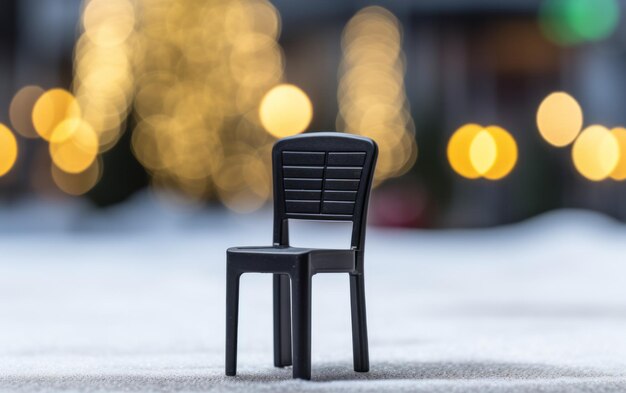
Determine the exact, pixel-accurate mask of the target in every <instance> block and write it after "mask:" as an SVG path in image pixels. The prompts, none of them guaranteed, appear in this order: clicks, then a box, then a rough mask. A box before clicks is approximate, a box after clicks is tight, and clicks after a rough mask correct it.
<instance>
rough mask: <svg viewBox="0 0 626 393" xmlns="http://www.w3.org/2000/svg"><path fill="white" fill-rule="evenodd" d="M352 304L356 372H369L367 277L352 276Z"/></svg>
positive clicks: (353, 348) (360, 275)
mask: <svg viewBox="0 0 626 393" xmlns="http://www.w3.org/2000/svg"><path fill="white" fill-rule="evenodd" d="M350 304H351V308H352V350H353V354H354V371H357V372H367V371H369V369H370V360H369V349H368V344H367V316H366V312H365V277H364V276H363V274H351V275H350Z"/></svg>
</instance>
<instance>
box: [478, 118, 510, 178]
mask: <svg viewBox="0 0 626 393" xmlns="http://www.w3.org/2000/svg"><path fill="white" fill-rule="evenodd" d="M486 130H487V132H489V134H490V135H491V136H492V137H493V140H494V141H495V144H496V146H497V148H498V154H497V157H496V159H495V160H494V162H493V165H492V166H491V168H489V170H488V171H486V172H485V174H484V176H485V178H487V179H489V180H499V179H502V178H503V177H505V176H506V175H508V174H509V173H510V172H511V171H512V170H513V168H514V167H515V164H516V163H517V154H518V153H517V143H516V142H515V139H513V136H512V135H511V134H509V133H508V132H507V131H506V130H505V129H503V128H501V127H497V126H489V127H487V128H486Z"/></svg>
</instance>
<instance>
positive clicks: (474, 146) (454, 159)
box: [447, 123, 518, 180]
mask: <svg viewBox="0 0 626 393" xmlns="http://www.w3.org/2000/svg"><path fill="white" fill-rule="evenodd" d="M447 156H448V162H449V163H450V166H451V167H452V169H453V170H454V171H455V172H456V173H458V174H459V175H461V176H463V177H465V178H468V179H477V178H479V177H484V178H486V179H488V180H500V179H502V178H504V177H506V176H507V175H508V174H509V173H510V172H511V171H512V170H513V168H514V167H515V164H516V163H517V157H518V151H517V143H516V142H515V139H514V138H513V136H512V135H511V134H510V133H509V132H508V131H507V130H505V129H504V128H502V127H499V126H488V127H482V126H481V125H479V124H473V123H470V124H465V125H463V126H461V127H460V128H459V129H457V130H456V131H455V132H454V134H453V135H452V137H451V138H450V141H449V142H448V148H447Z"/></svg>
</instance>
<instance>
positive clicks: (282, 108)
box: [259, 84, 313, 138]
mask: <svg viewBox="0 0 626 393" xmlns="http://www.w3.org/2000/svg"><path fill="white" fill-rule="evenodd" d="M259 117H260V118H261V124H263V127H264V128H265V130H266V131H267V132H269V133H270V134H272V135H273V136H275V137H276V138H284V137H286V136H291V135H296V134H299V133H301V132H302V131H304V130H306V128H307V127H308V126H309V124H310V123H311V119H312V118H313V105H311V100H309V97H308V96H307V95H306V93H305V92H304V91H302V89H300V88H299V87H297V86H294V85H289V84H282V85H278V86H276V87H274V88H273V89H272V90H270V91H268V92H267V94H266V95H265V96H264V97H263V100H262V101H261V105H260V107H259Z"/></svg>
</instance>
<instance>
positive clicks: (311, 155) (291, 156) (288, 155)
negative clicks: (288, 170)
mask: <svg viewBox="0 0 626 393" xmlns="http://www.w3.org/2000/svg"><path fill="white" fill-rule="evenodd" d="M325 161H326V153H324V152H302V151H284V152H283V165H313V166H324V164H325Z"/></svg>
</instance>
